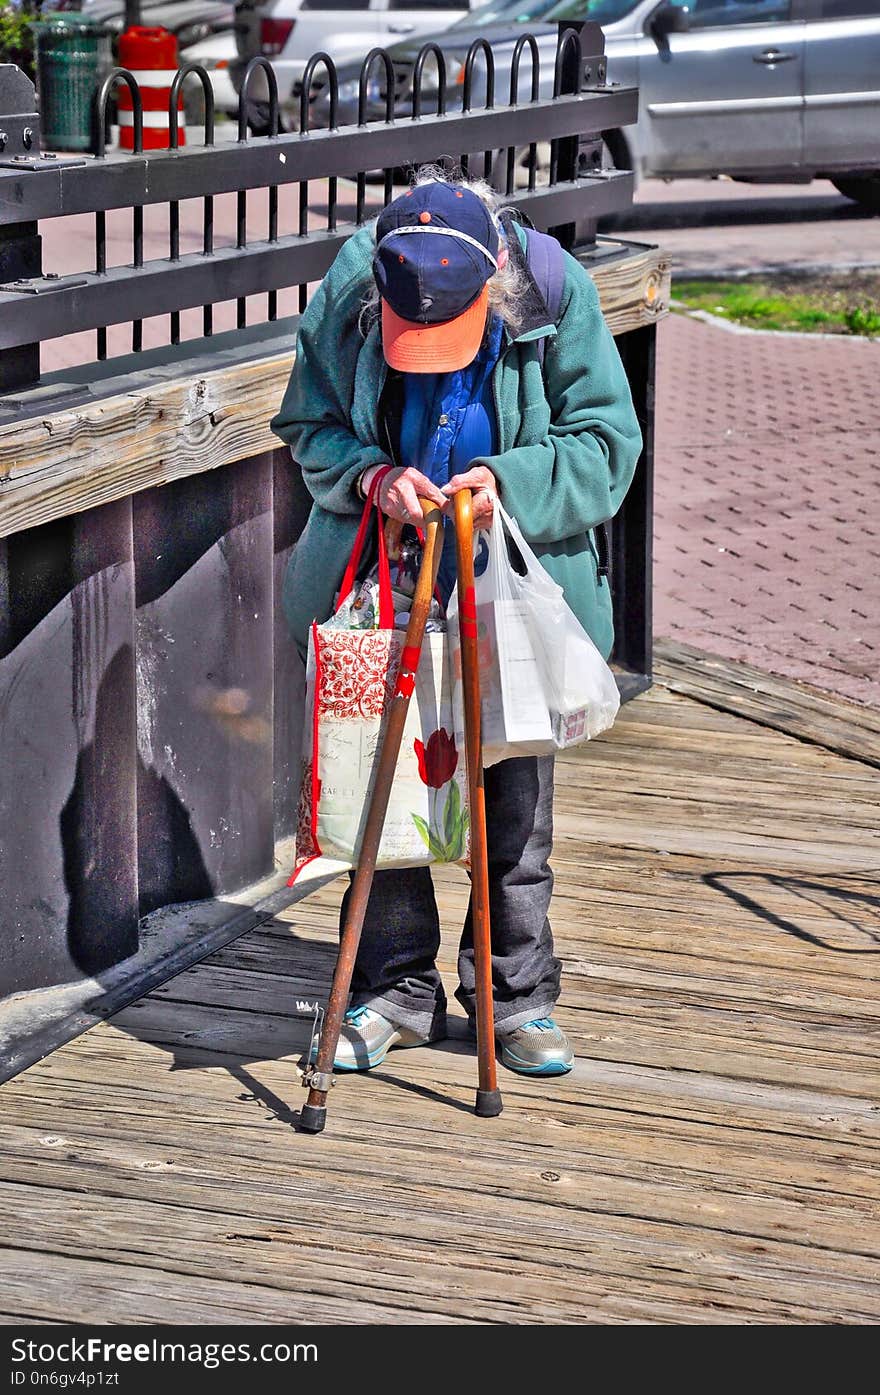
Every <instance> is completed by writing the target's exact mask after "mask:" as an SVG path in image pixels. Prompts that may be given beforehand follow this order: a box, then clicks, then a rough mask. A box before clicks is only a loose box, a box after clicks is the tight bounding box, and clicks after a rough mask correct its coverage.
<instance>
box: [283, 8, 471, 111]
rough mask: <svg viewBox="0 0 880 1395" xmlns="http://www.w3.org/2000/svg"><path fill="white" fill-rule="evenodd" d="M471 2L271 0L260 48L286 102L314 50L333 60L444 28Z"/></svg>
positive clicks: (353, 55) (340, 60) (460, 16)
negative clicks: (322, 52)
mask: <svg viewBox="0 0 880 1395" xmlns="http://www.w3.org/2000/svg"><path fill="white" fill-rule="evenodd" d="M475 7H476V0H475V3H474V4H470V3H468V0H270V3H269V4H267V5H266V6H265V7H264V8H263V9H262V10H261V15H262V26H261V38H262V48H263V52H264V53H265V54H266V56H267V57H268V58H269V59H270V60H271V63H272V66H273V68H274V69H275V74H276V76H277V78H278V93H279V96H280V98H281V101H282V104H287V103H289V102H290V99H291V97H293V96H295V95H297V94H298V92H299V84H300V80H301V78H302V75H303V72H304V70H305V66H306V63H307V62H308V60H309V59H310V58H311V56H312V54H313V53H317V52H318V51H319V50H321V49H323V50H324V52H325V53H329V55H330V57H331V58H332V59H333V61H334V62H335V63H344V62H345V61H346V60H347V59H351V58H363V57H364V55H365V54H367V53H369V51H370V49H371V48H387V47H388V46H389V45H391V44H394V43H397V42H398V41H399V40H401V39H405V38H408V37H410V36H413V37H416V36H418V35H419V34H429V33H431V34H433V33H435V32H436V31H437V30H442V29H445V28H446V27H447V26H448V25H450V24H452V23H453V22H454V21H455V20H457V19H461V18H462V17H463V16H464V15H465V14H467V13H468V11H469V10H470V9H474V8H475ZM318 76H319V78H320V77H321V76H322V73H320V72H319V74H318Z"/></svg>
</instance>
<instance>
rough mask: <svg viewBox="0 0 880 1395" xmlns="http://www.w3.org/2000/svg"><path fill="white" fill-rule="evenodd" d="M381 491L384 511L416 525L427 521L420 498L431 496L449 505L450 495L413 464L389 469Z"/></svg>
mask: <svg viewBox="0 0 880 1395" xmlns="http://www.w3.org/2000/svg"><path fill="white" fill-rule="evenodd" d="M378 495H379V497H378V502H379V508H380V509H381V510H382V512H383V513H384V514H387V516H388V517H389V518H396V519H397V521H398V522H399V523H412V524H413V525H414V526H415V527H416V528H421V527H422V526H423V525H424V522H425V515H424V514H423V512H422V506H421V504H420V503H419V499H420V498H422V499H430V501H431V503H432V504H436V505H437V507H438V508H441V509H442V508H444V507H445V505H446V498H445V496H444V495H443V494H441V493H440V490H439V489H438V488H437V486H436V484H434V483H433V481H432V480H429V479H428V476H427V475H423V474H422V472H421V471H420V470H416V469H415V467H414V466H412V465H408V466H407V467H406V468H405V469H403V468H399V467H398V468H396V469H394V470H389V471H388V474H387V475H385V477H384V479H383V480H382V483H381V484H380V485H379V490H378Z"/></svg>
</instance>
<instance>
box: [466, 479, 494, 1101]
mask: <svg viewBox="0 0 880 1395" xmlns="http://www.w3.org/2000/svg"><path fill="white" fill-rule="evenodd" d="M455 541H456V552H457V560H458V623H459V633H460V639H461V677H462V690H463V694H464V730H465V750H466V755H467V775H468V798H469V801H470V815H471V821H470V829H471V921H472V925H473V934H474V976H475V986H476V1009H477V1062H478V1071H479V1087H478V1089H477V1100H476V1104H475V1106H474V1112H475V1113H476V1114H479V1115H480V1116H481V1117H483V1118H493V1117H494V1116H495V1115H496V1114H500V1113H501V1109H502V1102H501V1091H500V1090H499V1089H498V1079H497V1074H496V1064H495V1014H494V1008H493V1000H492V939H491V930H490V917H489V853H488V846H487V841H486V794H485V789H484V786H483V743H482V736H481V729H480V669H479V658H478V650H477V605H476V595H475V592H474V524H473V510H472V502H471V491H470V490H469V489H462V490H460V491H459V493H458V494H456V495H455Z"/></svg>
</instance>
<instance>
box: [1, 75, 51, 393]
mask: <svg viewBox="0 0 880 1395" xmlns="http://www.w3.org/2000/svg"><path fill="white" fill-rule="evenodd" d="M39 149H40V118H39V116H38V115H37V103H36V96H35V92H34V85H33V83H32V82H31V80H30V78H28V77H26V76H25V74H24V73H23V72H22V71H21V69H20V68H17V67H16V66H15V64H14V63H0V161H2V162H3V164H4V165H7V166H8V167H11V168H13V169H14V168H15V165H16V163H17V162H18V163H22V164H23V163H24V162H25V161H27V160H28V159H29V157H30V156H31V155H32V154H37V153H38V152H39ZM42 265H43V264H42V240H41V238H40V237H39V234H38V232H37V224H36V223H35V222H25V223H13V224H11V225H7V226H6V227H0V287H4V286H10V285H14V284H15V283H16V282H22V281H29V280H30V279H31V278H32V277H34V276H41V275H42ZM39 377H40V346H39V344H38V343H37V344H21V345H19V346H18V347H16V348H14V349H8V350H6V351H5V352H4V353H0V393H4V392H14V391H16V390H17V389H19V388H23V387H30V386H31V384H33V383H36V382H38V381H39Z"/></svg>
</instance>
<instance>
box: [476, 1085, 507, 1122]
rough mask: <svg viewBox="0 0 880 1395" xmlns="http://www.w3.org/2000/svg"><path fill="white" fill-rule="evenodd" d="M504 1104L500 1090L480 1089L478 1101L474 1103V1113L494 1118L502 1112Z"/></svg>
mask: <svg viewBox="0 0 880 1395" xmlns="http://www.w3.org/2000/svg"><path fill="white" fill-rule="evenodd" d="M503 1108H504V1105H503V1104H502V1103H501V1091H500V1090H478V1091H477V1102H476V1104H475V1105H474V1113H475V1114H478V1115H479V1117H480V1118H481V1119H494V1118H495V1116H496V1115H497V1114H500V1113H501V1111H502V1109H503Z"/></svg>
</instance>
